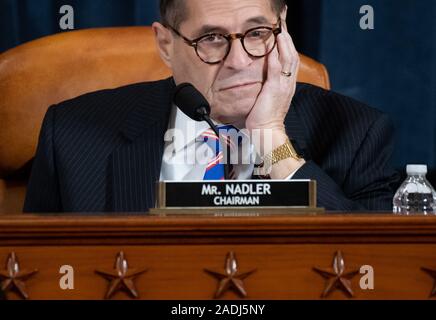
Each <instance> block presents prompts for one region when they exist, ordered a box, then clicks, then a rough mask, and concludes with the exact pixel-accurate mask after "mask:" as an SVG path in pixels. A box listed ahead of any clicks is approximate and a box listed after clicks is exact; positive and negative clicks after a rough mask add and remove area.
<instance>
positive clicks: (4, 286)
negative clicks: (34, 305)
mask: <svg viewBox="0 0 436 320" xmlns="http://www.w3.org/2000/svg"><path fill="white" fill-rule="evenodd" d="M20 269H21V268H20V264H19V262H18V258H17V255H16V254H15V252H12V253H11V254H9V256H8V258H7V260H6V270H5V271H0V281H1V282H0V288H1V291H3V293H4V294H5V296H6V293H7V292H9V291H15V292H17V293H18V294H19V295H20V296H21V297H22V298H23V299H29V295H28V294H27V290H26V285H25V281H26V280H27V279H29V278H30V277H32V276H33V275H34V274H35V273H37V272H38V270H36V269H35V270H33V271H27V270H20Z"/></svg>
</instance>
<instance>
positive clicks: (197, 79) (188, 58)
mask: <svg viewBox="0 0 436 320" xmlns="http://www.w3.org/2000/svg"><path fill="white" fill-rule="evenodd" d="M178 52H179V53H178V54H175V55H174V59H173V61H174V63H173V65H172V71H173V77H174V80H175V82H176V84H181V83H184V82H187V83H191V84H192V85H193V86H194V87H195V88H196V89H197V90H198V91H200V92H201V93H202V94H203V95H204V96H205V97H206V98H207V99H210V98H211V90H210V88H211V87H212V85H213V83H214V81H215V77H216V73H217V68H216V67H214V66H210V65H208V64H205V63H203V62H202V61H201V60H200V59H199V58H198V57H197V55H196V54H195V52H194V51H193V50H192V52H191V51H188V52H187V51H186V50H184V51H182V50H179V51H178Z"/></svg>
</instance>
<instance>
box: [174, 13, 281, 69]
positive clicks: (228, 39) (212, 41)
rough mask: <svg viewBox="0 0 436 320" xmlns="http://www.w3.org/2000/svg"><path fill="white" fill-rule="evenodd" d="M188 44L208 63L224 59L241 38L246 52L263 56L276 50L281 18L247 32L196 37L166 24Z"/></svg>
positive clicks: (208, 34)
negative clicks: (186, 34)
mask: <svg viewBox="0 0 436 320" xmlns="http://www.w3.org/2000/svg"><path fill="white" fill-rule="evenodd" d="M166 27H167V28H169V29H171V30H172V31H173V32H174V33H175V34H176V35H178V36H179V37H181V38H182V39H183V40H184V41H185V43H186V44H188V45H189V46H191V47H193V48H194V49H195V52H196V54H197V56H198V57H199V58H200V59H201V60H202V61H203V62H205V63H207V64H218V63H221V62H222V61H224V60H225V59H226V58H227V56H228V55H229V53H230V50H231V49H232V42H233V40H236V39H240V40H241V43H242V47H243V48H244V50H245V52H247V54H248V55H249V56H251V57H254V58H262V57H265V56H267V55H268V54H270V53H271V51H273V50H274V48H275V46H276V45H277V36H278V35H279V34H280V33H281V32H282V28H281V20H280V19H279V20H278V21H277V23H276V24H274V25H273V27H264V26H261V27H256V28H252V29H249V30H247V31H246V32H245V33H230V34H221V33H207V34H205V35H202V36H201V37H199V38H196V39H193V40H191V39H188V38H186V37H185V36H183V35H182V34H181V33H180V32H179V31H177V30H176V29H175V28H173V27H172V26H170V25H166Z"/></svg>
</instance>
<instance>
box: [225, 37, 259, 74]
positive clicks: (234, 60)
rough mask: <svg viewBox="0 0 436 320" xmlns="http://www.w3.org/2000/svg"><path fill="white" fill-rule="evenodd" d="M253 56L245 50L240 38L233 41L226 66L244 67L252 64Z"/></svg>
mask: <svg viewBox="0 0 436 320" xmlns="http://www.w3.org/2000/svg"><path fill="white" fill-rule="evenodd" d="M252 61H253V60H252V58H251V57H250V56H249V55H248V53H247V52H246V51H245V50H244V47H243V46H242V42H241V40H240V39H235V40H233V41H232V46H231V49H230V52H229V54H228V56H227V58H226V59H225V60H224V66H226V67H228V68H231V69H243V68H244V67H247V66H249V65H250V64H251V62H252Z"/></svg>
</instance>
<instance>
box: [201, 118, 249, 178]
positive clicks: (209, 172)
mask: <svg viewBox="0 0 436 320" xmlns="http://www.w3.org/2000/svg"><path fill="white" fill-rule="evenodd" d="M217 131H218V133H219V134H220V136H221V137H222V141H224V143H225V144H227V145H229V146H230V150H232V149H233V150H234V149H235V148H236V144H238V143H240V141H239V138H238V132H239V130H238V129H237V128H235V127H234V126H232V125H221V126H218V127H217ZM202 137H203V140H204V142H205V143H206V144H207V145H208V146H209V148H211V149H212V150H213V151H214V157H213V158H212V159H211V160H210V161H209V163H208V165H207V167H206V172H205V175H204V180H223V179H224V163H223V162H222V160H223V159H224V152H223V145H222V143H221V140H220V138H219V137H218V136H217V135H216V133H215V132H214V131H213V130H212V129H208V130H206V131H205V132H203V133H202ZM235 140H236V141H237V142H236V143H235Z"/></svg>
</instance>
